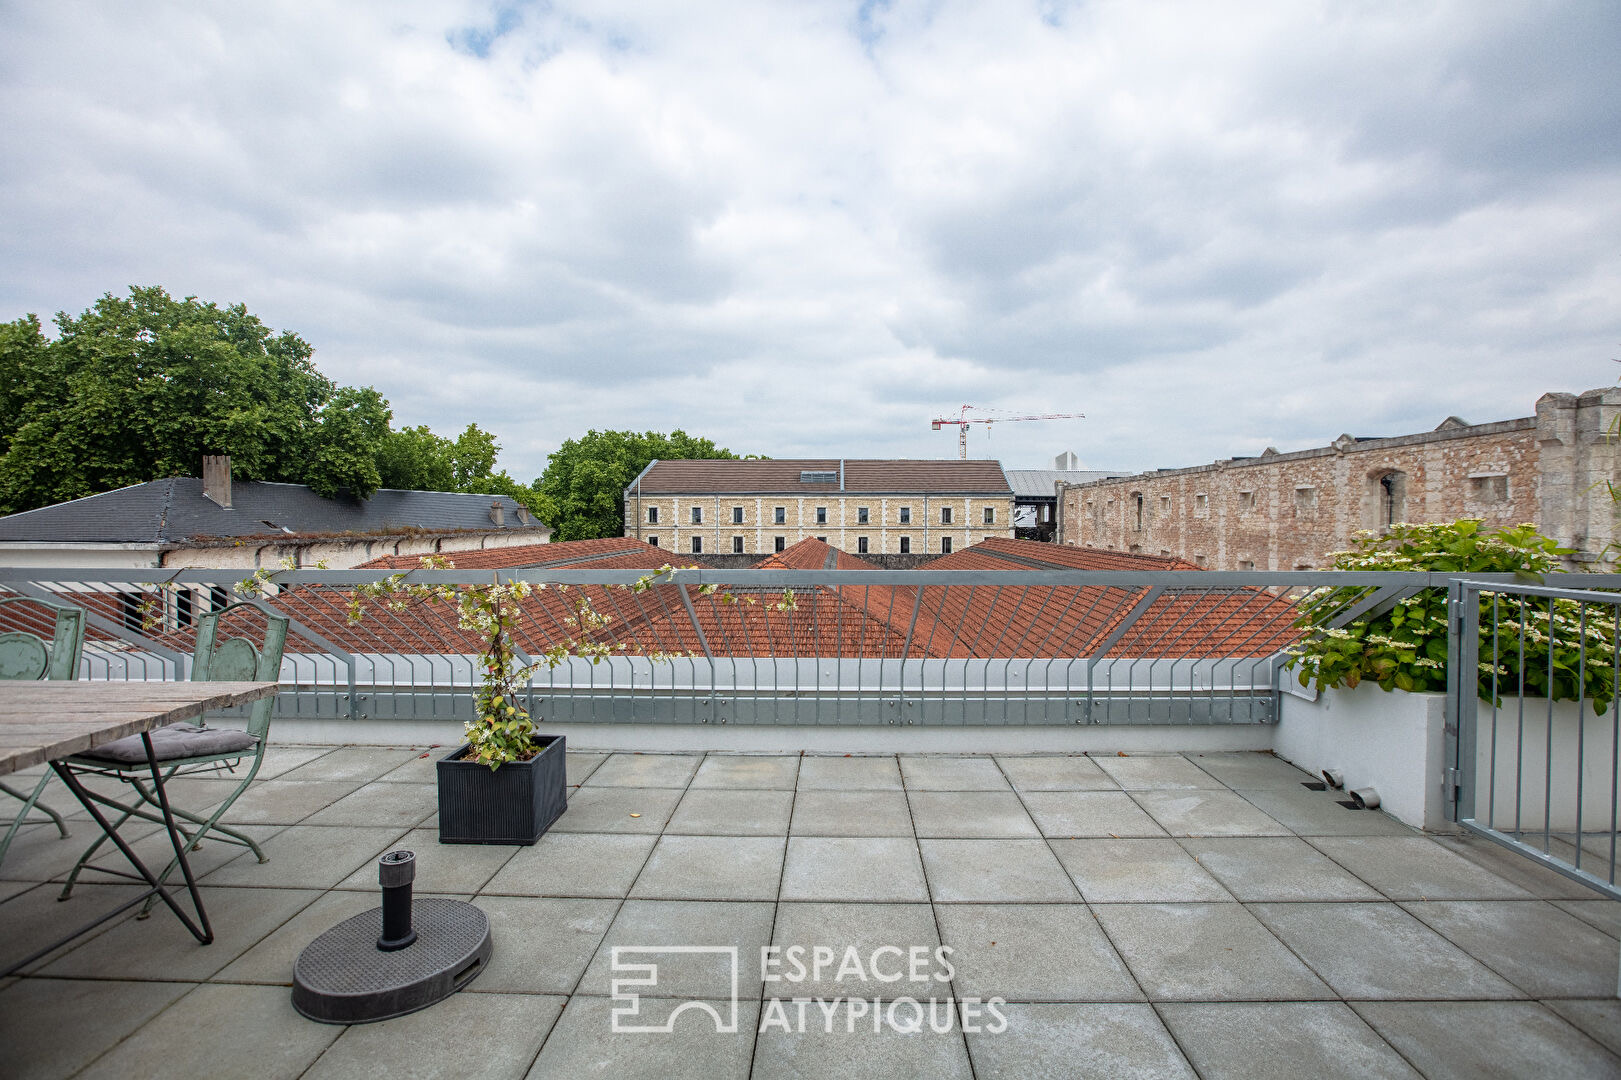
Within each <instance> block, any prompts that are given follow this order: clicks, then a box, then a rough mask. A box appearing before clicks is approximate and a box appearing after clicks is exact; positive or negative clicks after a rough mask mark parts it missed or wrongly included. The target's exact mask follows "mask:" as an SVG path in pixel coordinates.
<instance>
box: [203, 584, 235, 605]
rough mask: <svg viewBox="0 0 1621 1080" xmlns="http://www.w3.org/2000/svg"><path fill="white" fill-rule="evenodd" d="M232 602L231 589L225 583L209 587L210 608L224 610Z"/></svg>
mask: <svg viewBox="0 0 1621 1080" xmlns="http://www.w3.org/2000/svg"><path fill="white" fill-rule="evenodd" d="M230 602H231V591H230V590H229V589H227V588H226V587H225V586H224V585H210V586H209V587H208V610H209V611H223V610H225V606H226V605H227V604H229V603H230Z"/></svg>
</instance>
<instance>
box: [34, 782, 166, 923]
mask: <svg viewBox="0 0 1621 1080" xmlns="http://www.w3.org/2000/svg"><path fill="white" fill-rule="evenodd" d="M88 797H89V798H91V799H94V800H95V801H96V802H99V803H103V804H105V805H107V806H110V807H112V808H113V809H115V810H121V811H123V813H121V814H119V816H118V820H117V821H115V822H113V831H115V832H116V831H117V830H119V829H122V828H123V827H124V822H126V821H128V820H129V819H130V818H132V817H137V816H139V817H142V818H144V817H146V816H147V815H145V814H140V813H139V812H138V811H137V810H136V809H135V808H134V807H132V806H125V805H124V804H123V803H120V802H115V801H114V800H112V799H109V798H107V797H106V796H104V795H97V794H95V793H93V792H91V793H89V796H88ZM106 842H107V833H106V832H105V831H103V832H102V834H101V835H100V836H98V837H96V838H95V840H94V841H92V842H91V844H90V846H89V847H87V848H85V849H84V854H83V855H80V856H79V861H78V862H76V863H74V864H73V869H72V870H71V871H69V872H68V880H67V882H66V883H65V884H64V885H63V886H62V891H61V893H59V894H58V895H57V897H56V898H57V899H58V900H66V899H67V898H68V897H70V896H72V895H73V886H74V885H75V884H76V883H77V882H78V880H79V873H80V871H82V870H83V869H84V868H85V864H86V863H88V862H89V861H90V860H91V859H92V858H94V857H95V854H96V852H97V851H99V850H100V849H101V845H102V844H105V843H106Z"/></svg>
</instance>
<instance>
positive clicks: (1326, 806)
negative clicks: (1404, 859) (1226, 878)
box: [1238, 787, 1416, 836]
mask: <svg viewBox="0 0 1621 1080" xmlns="http://www.w3.org/2000/svg"><path fill="white" fill-rule="evenodd" d="M1238 794H1239V795H1241V796H1243V797H1244V798H1245V799H1246V800H1248V801H1249V802H1251V803H1253V804H1254V805H1255V806H1256V807H1257V808H1259V809H1260V810H1261V811H1262V812H1263V813H1265V814H1266V815H1267V816H1269V817H1271V818H1272V819H1274V820H1275V821H1277V822H1279V823H1280V824H1282V825H1284V826H1286V827H1287V828H1289V829H1290V830H1291V831H1292V832H1296V833H1299V834H1300V835H1301V836H1414V835H1416V834H1415V833H1414V831H1413V830H1412V829H1410V828H1408V827H1407V826H1406V825H1403V824H1402V823H1401V822H1400V821H1397V820H1396V819H1395V818H1393V817H1391V816H1390V815H1389V814H1387V813H1385V812H1384V811H1382V810H1351V809H1347V808H1346V807H1344V806H1341V805H1340V801H1341V800H1342V799H1344V798H1345V797H1346V796H1345V794H1344V792H1339V791H1307V790H1306V789H1305V788H1302V787H1296V788H1295V789H1293V790H1289V789H1287V788H1250V789H1244V790H1241V791H1239V792H1238Z"/></svg>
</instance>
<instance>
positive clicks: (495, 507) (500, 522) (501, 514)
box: [490, 499, 507, 529]
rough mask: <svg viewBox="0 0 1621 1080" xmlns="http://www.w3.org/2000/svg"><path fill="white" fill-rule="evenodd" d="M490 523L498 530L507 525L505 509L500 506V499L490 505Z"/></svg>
mask: <svg viewBox="0 0 1621 1080" xmlns="http://www.w3.org/2000/svg"><path fill="white" fill-rule="evenodd" d="M490 523H491V524H492V525H494V526H495V527H496V528H498V529H499V528H501V527H502V526H504V525H505V524H506V523H507V508H506V507H504V506H502V505H501V500H500V499H497V500H495V501H494V502H492V503H491V504H490Z"/></svg>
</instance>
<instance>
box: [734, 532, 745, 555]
mask: <svg viewBox="0 0 1621 1080" xmlns="http://www.w3.org/2000/svg"><path fill="white" fill-rule="evenodd" d="M732 554H733V555H741V554H743V538H742V537H741V536H734V537H732Z"/></svg>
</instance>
